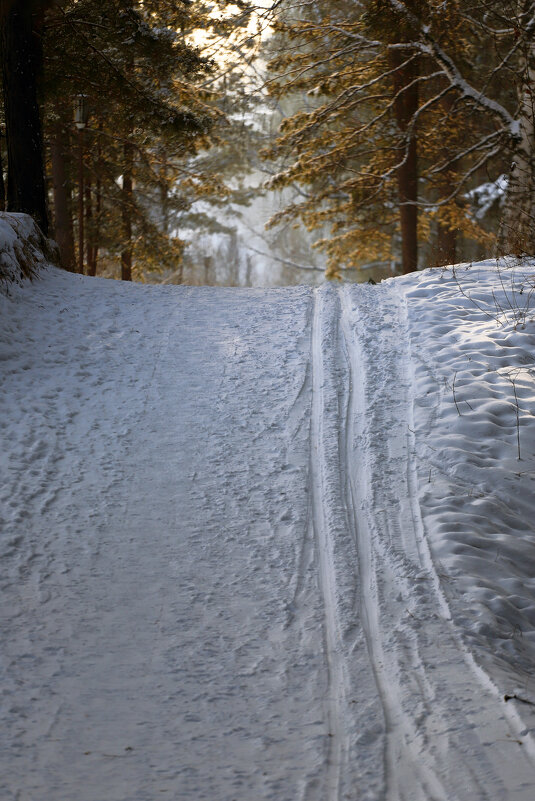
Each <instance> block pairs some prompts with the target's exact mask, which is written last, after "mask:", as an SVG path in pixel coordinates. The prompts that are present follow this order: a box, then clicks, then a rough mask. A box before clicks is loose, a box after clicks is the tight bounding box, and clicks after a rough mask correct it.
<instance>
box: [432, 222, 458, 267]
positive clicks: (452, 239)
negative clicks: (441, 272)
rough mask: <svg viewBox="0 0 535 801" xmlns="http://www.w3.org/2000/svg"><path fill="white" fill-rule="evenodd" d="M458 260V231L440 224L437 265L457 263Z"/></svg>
mask: <svg viewBox="0 0 535 801" xmlns="http://www.w3.org/2000/svg"><path fill="white" fill-rule="evenodd" d="M456 261H457V231H456V230H455V229H454V228H453V229H452V228H446V227H445V226H443V225H441V224H440V223H439V224H438V229H437V258H436V266H437V267H443V266H444V265H445V264H455V263H456Z"/></svg>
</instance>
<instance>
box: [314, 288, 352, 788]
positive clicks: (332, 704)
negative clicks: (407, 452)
mask: <svg viewBox="0 0 535 801" xmlns="http://www.w3.org/2000/svg"><path fill="white" fill-rule="evenodd" d="M322 308H323V299H322V295H321V293H320V292H319V290H316V291H315V293H314V312H313V319H312V357H311V360H312V411H311V417H312V419H311V427H310V438H311V442H310V444H311V448H310V476H311V490H312V492H311V495H312V497H311V515H310V525H311V528H312V534H313V538H314V541H315V543H316V547H317V554H318V567H319V583H320V589H321V594H322V597H323V603H324V612H325V649H326V661H327V698H326V701H327V720H328V724H329V749H328V764H327V799H328V801H338V798H339V787H340V771H341V766H342V756H343V740H344V725H343V719H342V709H341V706H342V703H341V698H340V693H342V692H343V687H344V670H343V664H342V659H341V653H340V639H341V638H340V632H339V625H338V620H337V611H336V575H335V568H334V560H333V543H332V533H331V532H330V531H329V525H328V521H327V520H326V513H325V507H324V497H325V492H324V477H325V472H326V470H327V464H326V459H325V452H324V443H323V419H324V414H325V404H324V397H323V386H324V366H323V359H324V352H323V347H322Z"/></svg>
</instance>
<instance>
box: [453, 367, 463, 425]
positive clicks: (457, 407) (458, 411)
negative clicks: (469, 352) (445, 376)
mask: <svg viewBox="0 0 535 801" xmlns="http://www.w3.org/2000/svg"><path fill="white" fill-rule="evenodd" d="M456 378H457V370H455V375H454V376H453V402H454V404H455V408H456V409H457V414H458V415H459V417H462V414H461V410H460V409H459V404H458V403H457V397H456V395H455V379H456Z"/></svg>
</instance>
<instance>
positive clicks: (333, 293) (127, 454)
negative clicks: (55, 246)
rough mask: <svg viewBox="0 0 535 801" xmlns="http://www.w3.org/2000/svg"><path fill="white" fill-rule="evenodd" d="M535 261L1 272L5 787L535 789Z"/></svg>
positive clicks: (26, 794) (486, 794) (479, 792)
mask: <svg viewBox="0 0 535 801" xmlns="http://www.w3.org/2000/svg"><path fill="white" fill-rule="evenodd" d="M534 285H535V267H533V265H531V264H513V263H512V262H511V263H507V264H506V263H501V264H499V265H496V263H493V262H488V263H481V264H478V265H473V266H471V267H469V268H467V267H457V268H456V269H455V270H451V269H450V270H444V271H440V270H433V271H425V272H423V273H420V274H417V275H412V276H408V277H405V278H402V279H392V280H389V281H386V282H383V283H382V284H381V285H379V286H369V285H347V284H346V285H341V286H330V285H326V286H322V287H321V288H319V289H314V288H311V287H297V288H287V289H271V290H258V289H248V290H247V289H241V290H238V289H222V288H217V289H213V288H202V287H201V288H194V287H172V286H170V287H154V286H140V285H131V284H130V285H129V284H123V283H119V282H113V281H105V280H103V279H91V278H84V277H80V276H75V275H70V274H67V273H64V272H62V271H60V270H57V269H56V268H53V267H48V268H42V267H41V269H40V277H39V278H38V279H37V280H35V281H34V282H32V283H29V282H26V283H24V285H23V286H13V287H12V288H11V289H10V292H9V295H7V296H6V295H0V315H1V317H0V321H1V322H0V371H1V372H0V404H1V406H0V408H1V416H0V470H1V477H2V481H1V487H0V527H1V534H0V555H1V565H2V568H1V575H0V580H1V592H2V607H1V611H0V620H1V633H2V650H1V670H2V677H1V686H0V689H1V692H2V701H1V706H0V798H2V801H3V800H4V799H5V801H43V799H46V800H47V801H48V799H50V800H51V801H72V799H77V801H155V799H158V798H169V799H173V801H175V799H180V801H201V799H209V800H210V801H267V800H268V799H270V800H271V799H272V800H273V801H300V800H302V801H347V800H350V801H356V800H357V799H358V801H379V800H382V799H385V801H403V800H405V801H435V800H436V801H478V800H479V799H491V800H492V801H495V800H498V799H500V801H501V800H502V799H514V800H515V801H532V799H533V797H534V793H535V714H534V713H535V707H534V706H533V704H535V686H534V679H533V677H532V674H533V664H534V660H535V636H534V623H535V526H534V522H533V521H534V512H535V496H534V493H533V489H534V483H533V482H534V480H535V418H534V415H535V358H534V357H535V323H534V322H533V320H532V319H531V316H532V315H533V313H532V312H529V311H526V312H524V311H523V309H524V307H525V305H526V303H527V305H528V306H529V301H530V294H531V293H532V292H533V287H534ZM519 456H520V458H519ZM506 698H507V699H508V700H505V699H506Z"/></svg>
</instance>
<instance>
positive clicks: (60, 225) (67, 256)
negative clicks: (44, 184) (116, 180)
mask: <svg viewBox="0 0 535 801" xmlns="http://www.w3.org/2000/svg"><path fill="white" fill-rule="evenodd" d="M56 113H59V109H56ZM69 145H70V143H69V135H68V132H67V130H66V128H65V124H64V122H63V120H62V119H61V116H59V117H58V119H57V121H56V122H55V123H54V126H53V130H52V143H51V148H50V150H51V156H52V185H53V190H54V236H55V239H56V242H57V243H58V245H59V251H60V255H61V263H62V265H63V267H64V268H65V269H66V270H69V271H70V272H73V273H75V272H76V256H75V253H74V232H73V225H72V196H71V180H70V174H71V165H70V147H69Z"/></svg>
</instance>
